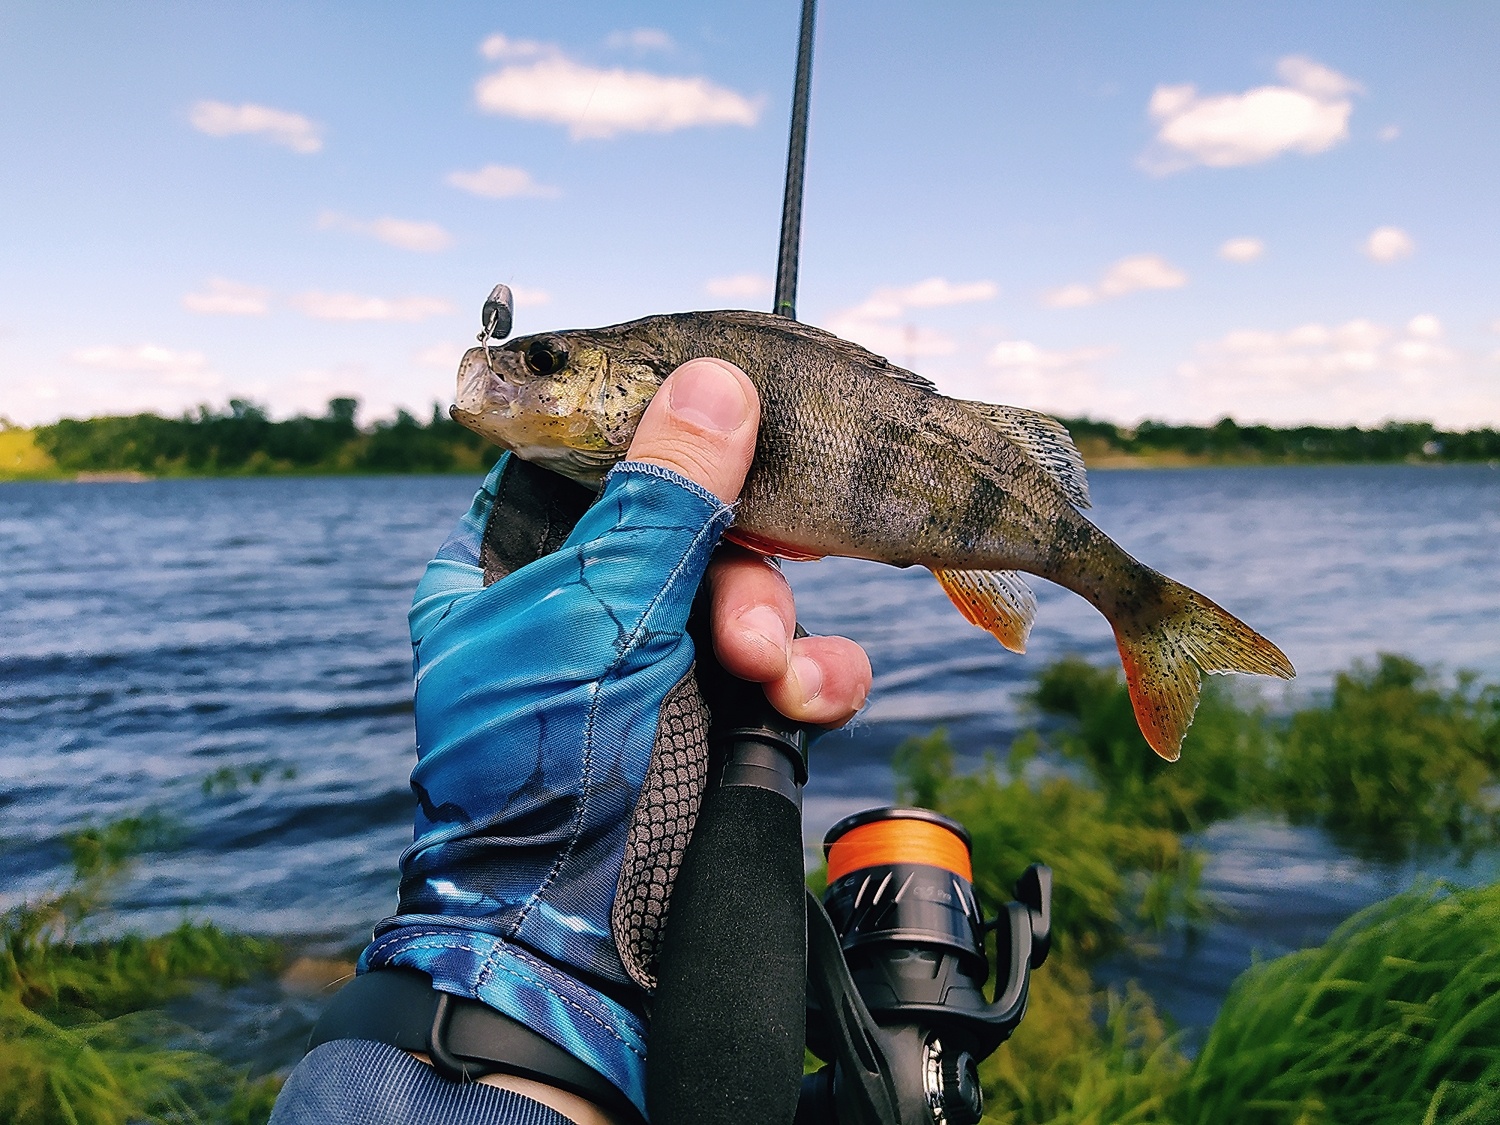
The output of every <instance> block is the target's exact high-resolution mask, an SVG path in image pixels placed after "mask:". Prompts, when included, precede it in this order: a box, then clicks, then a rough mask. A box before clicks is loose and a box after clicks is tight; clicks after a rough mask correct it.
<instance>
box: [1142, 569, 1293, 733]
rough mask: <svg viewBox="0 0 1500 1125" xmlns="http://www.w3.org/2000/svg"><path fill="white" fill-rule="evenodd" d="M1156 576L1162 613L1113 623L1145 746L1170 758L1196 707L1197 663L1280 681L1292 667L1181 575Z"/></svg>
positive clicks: (1207, 669) (1290, 674)
mask: <svg viewBox="0 0 1500 1125" xmlns="http://www.w3.org/2000/svg"><path fill="white" fill-rule="evenodd" d="M1162 580H1163V581H1164V582H1165V583H1166V586H1165V588H1164V589H1163V590H1162V599H1161V602H1160V608H1161V609H1162V610H1163V611H1164V612H1163V613H1162V614H1161V615H1160V616H1156V615H1151V616H1152V618H1153V619H1152V620H1151V621H1150V622H1149V624H1146V625H1144V626H1143V627H1139V628H1136V627H1132V624H1131V623H1130V622H1128V621H1122V622H1116V623H1115V627H1114V628H1115V640H1116V642H1117V643H1118V644H1119V646H1120V662H1121V663H1122V664H1123V665H1124V666H1125V683H1126V686H1127V687H1129V689H1130V703H1131V706H1132V707H1133V708H1134V709H1135V718H1136V722H1137V723H1138V724H1139V725H1140V728H1141V733H1142V734H1143V735H1145V736H1146V741H1147V742H1148V743H1150V745H1151V749H1153V750H1155V751H1156V752H1157V754H1159V755H1160V756H1161V757H1163V758H1165V759H1166V760H1167V761H1169V762H1175V761H1176V760H1177V759H1178V757H1179V756H1180V755H1181V753H1182V739H1183V736H1184V735H1185V734H1187V729H1188V727H1189V726H1190V725H1192V722H1193V712H1194V711H1196V710H1197V708H1198V693H1199V688H1200V686H1201V681H1200V680H1199V675H1198V673H1199V671H1200V670H1201V671H1203V672H1211V673H1215V674H1219V673H1225V672H1244V673H1248V674H1252V675H1261V676H1279V677H1281V678H1282V679H1284V680H1289V679H1291V678H1292V677H1293V676H1295V675H1296V674H1297V672H1296V670H1295V669H1294V668H1293V667H1292V662H1291V661H1290V660H1288V659H1287V658H1286V654H1285V653H1283V652H1282V651H1281V650H1280V649H1279V648H1277V647H1276V646H1275V645H1274V644H1272V643H1271V642H1270V641H1268V640H1267V639H1266V638H1265V637H1263V636H1261V635H1260V634H1259V633H1257V632H1256V631H1255V630H1254V629H1252V628H1250V626H1248V625H1246V624H1245V623H1244V622H1243V621H1241V620H1240V619H1239V618H1237V617H1235V616H1234V615H1233V614H1231V613H1229V612H1228V611H1227V610H1224V609H1221V608H1220V607H1219V606H1217V605H1215V604H1214V603H1213V602H1211V601H1209V600H1208V599H1207V598H1205V597H1204V596H1203V595H1202V594H1200V593H1198V592H1197V591H1195V590H1190V589H1188V588H1187V587H1186V586H1184V585H1182V584H1181V583H1179V582H1173V581H1172V580H1171V579H1170V578H1163V579H1162Z"/></svg>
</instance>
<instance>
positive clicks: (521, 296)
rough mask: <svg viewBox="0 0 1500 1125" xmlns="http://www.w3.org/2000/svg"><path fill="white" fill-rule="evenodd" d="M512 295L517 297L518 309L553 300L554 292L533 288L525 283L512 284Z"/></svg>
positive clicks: (529, 307)
mask: <svg viewBox="0 0 1500 1125" xmlns="http://www.w3.org/2000/svg"><path fill="white" fill-rule="evenodd" d="M510 295H511V297H513V298H514V299H515V302H516V308H518V309H532V308H536V307H537V306H538V305H545V304H547V303H548V302H549V301H551V300H552V294H551V293H548V292H547V291H546V290H545V289H532V288H529V287H528V286H525V285H512V286H511V287H510Z"/></svg>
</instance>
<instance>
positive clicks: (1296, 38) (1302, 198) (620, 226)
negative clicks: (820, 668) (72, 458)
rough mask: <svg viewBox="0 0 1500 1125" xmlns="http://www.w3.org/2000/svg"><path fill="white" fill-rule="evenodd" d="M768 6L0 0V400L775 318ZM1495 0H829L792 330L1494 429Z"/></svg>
mask: <svg viewBox="0 0 1500 1125" xmlns="http://www.w3.org/2000/svg"><path fill="white" fill-rule="evenodd" d="M797 16H798V5H797V4H796V3H795V2H792V0H777V2H775V3H760V4H754V5H747V4H735V3H723V2H719V0H698V2H695V3H649V4H648V3H637V4H623V3H602V2H601V3H568V2H555V3H549V4H544V5H543V4H524V5H523V4H504V3H500V4H497V3H484V4H480V3H457V2H455V3H445V4H425V5H410V4H392V3H359V4H355V3H335V2H325V3H320V4H316V5H308V4H292V3H274V2H262V3H256V4H253V5H250V4H240V5H229V4H222V3H160V2H155V3H153V2H140V3H133V4H130V5H104V4H87V5H85V4H77V3H66V2H63V3H41V2H34V3H16V2H14V0H0V415H3V416H5V417H8V418H10V419H12V420H14V421H16V422H20V423H26V424H30V423H36V422H43V421H47V420H50V419H53V418H56V417H59V416H63V415H72V416H87V415H90V414H97V413H108V412H124V411H135V410H144V409H152V410H157V411H160V412H168V413H175V412H177V411H180V410H184V409H189V408H192V407H193V406H195V405H196V404H198V403H209V404H213V405H222V404H223V403H225V402H226V401H227V400H228V399H229V398H230V397H245V398H250V399H253V400H255V401H257V402H260V403H262V404H265V405H267V406H269V407H270V409H271V410H272V412H273V414H277V415H286V414H290V413H293V412H296V411H315V412H316V411H321V409H322V406H323V404H324V403H325V402H326V400H327V399H328V398H330V397H332V396H334V395H344V394H348V395H353V396H355V397H358V398H359V399H361V401H362V402H363V404H364V407H363V410H364V413H363V417H365V418H367V419H369V418H375V417H380V416H383V415H388V414H389V413H390V412H391V411H393V410H394V409H395V408H396V407H397V406H405V407H406V408H408V409H411V410H413V411H414V412H417V413H419V414H423V415H425V414H426V413H428V412H429V411H430V410H431V409H432V405H433V403H434V402H441V403H444V404H446V403H447V402H448V401H450V400H451V395H452V391H453V387H452V384H453V373H454V370H455V369H456V365H457V360H458V357H459V355H460V354H461V352H462V350H463V348H464V347H465V346H466V345H467V344H468V342H469V341H470V340H471V339H472V336H473V333H474V331H475V330H476V329H477V327H478V310H479V306H480V304H481V302H482V300H483V298H484V296H485V294H486V293H487V292H488V290H489V288H490V286H491V285H493V284H494V283H495V282H496V281H505V282H507V283H509V284H510V285H512V286H513V287H514V288H515V289H516V290H517V293H518V306H519V307H518V309H517V316H516V329H517V331H518V332H519V333H530V332H535V331H541V330H544V329H549V328H572V327H586V326H590V325H597V324H608V323H613V322H616V321H620V320H625V319H629V318H631V317H635V316H641V315H645V314H649V313H659V312H672V311H679V310H683V309H691V308H714V307H752V308H767V307H769V300H770V296H769V286H770V275H771V273H772V272H773V270H774V261H775V250H776V238H777V226H778V222H779V209H780V201H781V181H782V175H783V171H784V161H785V145H786V124H787V115H788V106H789V98H790V86H791V76H792V68H793V61H794V51H795V37H796V24H797ZM1497 47H1500V6H1496V5H1490V4H1481V3H1451V4H1415V3H1408V4H1394V3H1384V4H1376V5H1371V4H1368V3H1365V4H1356V3H1336V2H1329V3H1318V4H1307V3H1300V2H1299V3H1283V4H1276V3H1260V4H1256V5H1243V4H1210V3H1195V4H1185V3H1184V4H1167V3H1157V4H1133V5H1119V4H1106V3H1090V4H1084V3H1059V2H1049V3H1040V2H1037V3H1025V4H1014V3H1013V4H999V3H945V4H929V5H912V4H909V3H893V2H885V0H860V2H859V3H854V2H852V0H823V3H822V5H821V10H820V12H819V25H818V45H817V52H816V63H815V76H814V91H813V109H812V127H811V149H810V153H809V162H808V184H807V199H806V207H805V220H804V221H805V227H804V240H803V259H802V272H801V290H800V293H799V301H798V309H799V314H800V316H801V317H802V319H804V320H807V321H809V322H812V323H815V324H819V325H822V326H824V327H827V328H830V329H833V330H835V331H838V332H840V333H841V334H843V335H846V336H849V337H850V338H853V339H856V340H859V341H860V342H862V343H865V344H867V345H868V346H870V347H872V348H874V349H875V350H877V351H880V352H883V353H884V354H887V355H889V356H890V357H891V358H892V359H893V360H895V361H896V362H898V363H902V364H904V365H907V366H910V367H912V368H914V369H916V370H918V371H920V372H922V373H924V374H926V375H928V376H930V377H931V378H933V379H935V380H936V381H937V382H938V384H939V386H940V387H942V388H943V389H944V390H946V391H948V392H949V393H953V394H958V395H963V396H967V397H974V398H983V399H988V400H990V401H997V402H1010V403H1015V404H1018V405H1026V406H1032V407H1035V408H1039V409H1045V410H1050V411H1053V412H1057V413H1063V414H1069V415H1078V414H1089V415H1093V416H1095V417H1105V418H1111V419H1114V420H1117V421H1122V422H1131V421H1135V420H1138V419H1140V418H1143V417H1153V418H1160V419H1171V420H1187V421H1212V420H1214V419H1216V418H1218V417H1220V416H1222V415H1224V414H1232V415H1234V416H1235V417H1236V418H1239V419H1240V420H1242V421H1249V420H1262V421H1271V422H1277V423H1288V422H1295V421H1316V422H1323V423H1346V422H1351V421H1352V422H1359V423H1362V424H1371V423H1376V422H1379V421H1381V420H1383V419H1388V418H1392V417H1399V418H1429V419H1434V420H1436V421H1438V422H1440V423H1442V424H1445V425H1449V426H1458V427H1468V426H1476V425H1486V424H1488V425H1496V424H1500V270H1497V264H1500V67H1496V66H1495V65H1494V58H1495V53H1496V49H1497Z"/></svg>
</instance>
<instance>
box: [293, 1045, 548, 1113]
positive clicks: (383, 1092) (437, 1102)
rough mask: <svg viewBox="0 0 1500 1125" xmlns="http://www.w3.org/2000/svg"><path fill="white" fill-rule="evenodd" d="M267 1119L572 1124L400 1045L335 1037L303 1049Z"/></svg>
mask: <svg viewBox="0 0 1500 1125" xmlns="http://www.w3.org/2000/svg"><path fill="white" fill-rule="evenodd" d="M268 1125H572V1122H571V1121H570V1120H569V1119H568V1118H567V1117H564V1116H563V1115H562V1114H561V1113H558V1112H557V1110H555V1109H552V1108H550V1107H549V1106H545V1105H543V1104H542V1103H541V1102H538V1101H533V1100H532V1099H531V1098H528V1097H525V1096H524V1095H522V1094H517V1093H515V1092H514V1091H511V1090H501V1089H497V1088H496V1087H494V1086H486V1085H483V1084H482V1083H476V1082H463V1083H460V1082H449V1081H448V1080H447V1079H446V1078H442V1077H440V1076H439V1075H438V1074H437V1072H436V1071H434V1070H433V1069H432V1067H430V1066H428V1065H427V1064H426V1063H421V1062H418V1061H417V1060H416V1059H414V1058H412V1057H411V1056H410V1055H408V1054H407V1053H406V1052H405V1051H403V1050H401V1049H400V1048H399V1047H391V1046H388V1045H387V1044H385V1043H372V1042H370V1041H369V1040H367V1039H338V1040H335V1041H334V1042H332V1043H324V1044H323V1045H322V1046H319V1047H315V1048H314V1049H313V1050H312V1051H310V1052H308V1054H307V1056H306V1057H305V1058H304V1059H303V1060H302V1061H301V1062H300V1063H298V1064H297V1068H296V1069H295V1070H293V1071H292V1073H291V1076H290V1077H289V1078H288V1079H287V1080H286V1085H285V1086H283V1087H282V1088H281V1095H280V1097H278V1098H277V1099H276V1108H275V1109H273V1110H272V1111H271V1120H270V1122H269V1123H268Z"/></svg>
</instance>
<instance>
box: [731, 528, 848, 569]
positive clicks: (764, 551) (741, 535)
mask: <svg viewBox="0 0 1500 1125" xmlns="http://www.w3.org/2000/svg"><path fill="white" fill-rule="evenodd" d="M724 538H725V539H728V540H729V541H730V542H731V543H738V544H739V545H740V546H741V547H744V548H745V549H746V550H748V551H754V552H755V553H756V554H759V555H773V556H775V557H776V558H778V559H786V560H787V561H788V562H817V561H818V560H819V559H821V558H822V557H823V556H822V555H809V554H805V553H804V552H802V551H796V550H793V549H792V548H791V547H783V546H782V545H781V544H780V543H776V542H773V541H772V540H770V539H764V538H762V537H761V536H759V535H756V534H754V533H752V532H749V531H744V530H742V529H741V528H738V527H731V528H730V529H729V530H728V531H726V532H725V533H724Z"/></svg>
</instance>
